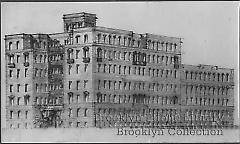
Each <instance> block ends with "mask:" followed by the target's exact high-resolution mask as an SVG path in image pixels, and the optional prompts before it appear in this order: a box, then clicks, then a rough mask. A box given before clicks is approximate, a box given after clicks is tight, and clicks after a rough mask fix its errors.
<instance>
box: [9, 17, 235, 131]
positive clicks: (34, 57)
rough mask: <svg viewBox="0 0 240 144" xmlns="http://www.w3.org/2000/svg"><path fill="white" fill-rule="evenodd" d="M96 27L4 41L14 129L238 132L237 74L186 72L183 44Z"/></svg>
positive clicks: (67, 26)
mask: <svg viewBox="0 0 240 144" xmlns="http://www.w3.org/2000/svg"><path fill="white" fill-rule="evenodd" d="M96 20H97V17H96V15H95V14H89V13H74V14H66V15H63V24H64V32H62V33H53V34H14V35H6V36H5V42H6V45H5V50H6V55H5V56H6V77H7V80H6V97H7V101H6V102H7V106H6V111H7V115H6V117H7V127H9V128H38V127H40V128H42V127H49V126H53V127H118V126H127V127H129V126H130V127H131V126H133V127H134V126H172V125H174V126H176V125H181V126H182V125H184V126H185V125H187V126H189V125H191V126H193V125H194V126H195V125H197V126H209V125H211V126H212V125H218V126H228V125H233V110H234V107H233V97H234V94H233V86H234V80H233V76H234V73H233V69H227V68H218V67H217V66H209V65H198V66H191V65H185V64H182V62H181V49H182V41H181V39H180V38H176V37H166V36H161V35H154V34H149V33H145V34H137V33H134V32H133V31H127V30H120V29H112V28H106V27H100V26H96Z"/></svg>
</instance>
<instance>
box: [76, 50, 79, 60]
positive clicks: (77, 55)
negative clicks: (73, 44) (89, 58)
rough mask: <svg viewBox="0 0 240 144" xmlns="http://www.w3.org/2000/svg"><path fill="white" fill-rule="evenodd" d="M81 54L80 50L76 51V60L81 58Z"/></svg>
mask: <svg viewBox="0 0 240 144" xmlns="http://www.w3.org/2000/svg"><path fill="white" fill-rule="evenodd" d="M79 52H80V50H76V59H78V58H79Z"/></svg>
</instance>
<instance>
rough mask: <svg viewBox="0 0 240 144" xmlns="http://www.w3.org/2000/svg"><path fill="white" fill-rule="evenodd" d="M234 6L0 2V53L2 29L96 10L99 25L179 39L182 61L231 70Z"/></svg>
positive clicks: (45, 29) (34, 26) (24, 29)
mask: <svg viewBox="0 0 240 144" xmlns="http://www.w3.org/2000/svg"><path fill="white" fill-rule="evenodd" d="M238 6H239V3H238V2H187V1H186V2H121V3H119V2H111V3H108V2H104V3H93V2H92V3H60V2H57V3H50V2H48V3H40V2H36V3H10V2H7V3H1V22H2V25H1V29H2V33H1V34H2V39H1V42H2V49H1V51H2V54H4V52H3V47H4V45H3V44H4V41H3V36H4V35H5V34H14V33H56V32H62V31H63V22H62V16H63V14H66V13H77V12H83V11H84V12H89V13H95V14H97V17H98V20H97V25H98V26H104V27H110V28H119V29H125V30H133V31H134V32H136V33H153V34H160V35H166V36H173V37H181V38H183V48H182V51H183V55H182V59H183V61H182V62H183V63H185V64H210V65H218V66H220V67H228V68H234V69H235V70H236V69H238V53H239V52H238V40H239V39H238V33H239V30H238ZM2 68H3V67H2ZM235 74H236V75H237V73H236V71H235ZM236 80H237V79H236ZM235 82H236V83H238V81H235Z"/></svg>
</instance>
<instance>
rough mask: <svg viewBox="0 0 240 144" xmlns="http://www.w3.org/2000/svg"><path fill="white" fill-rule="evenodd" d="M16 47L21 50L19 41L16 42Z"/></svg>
mask: <svg viewBox="0 0 240 144" xmlns="http://www.w3.org/2000/svg"><path fill="white" fill-rule="evenodd" d="M16 47H17V49H19V41H17V42H16Z"/></svg>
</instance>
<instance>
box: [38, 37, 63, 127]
mask: <svg viewBox="0 0 240 144" xmlns="http://www.w3.org/2000/svg"><path fill="white" fill-rule="evenodd" d="M51 43H52V44H51V45H50V46H49V47H48V49H47V51H48V58H49V61H48V98H47V102H46V103H45V104H39V105H37V107H38V109H39V110H40V115H37V116H36V117H35V124H36V125H37V126H38V127H40V128H47V127H55V128H56V127H61V125H62V122H63V121H62V118H61V114H62V111H63V95H64V94H63V63H64V48H63V46H62V45H60V44H59V41H56V40H53V41H52V42H51Z"/></svg>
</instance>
